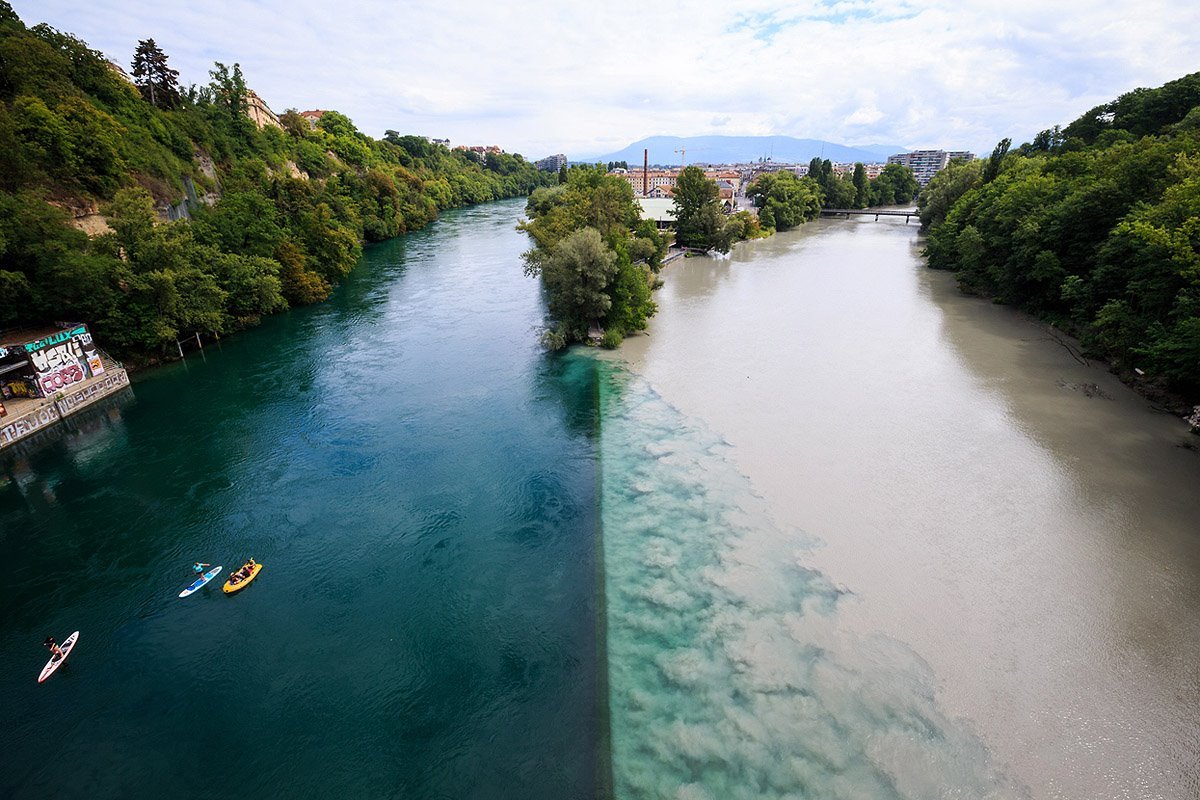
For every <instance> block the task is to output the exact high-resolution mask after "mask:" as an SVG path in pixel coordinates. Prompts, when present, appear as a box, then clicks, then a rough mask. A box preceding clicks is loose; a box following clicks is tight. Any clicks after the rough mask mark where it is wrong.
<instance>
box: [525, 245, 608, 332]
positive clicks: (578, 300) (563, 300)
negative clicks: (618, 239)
mask: <svg viewBox="0 0 1200 800" xmlns="http://www.w3.org/2000/svg"><path fill="white" fill-rule="evenodd" d="M616 274H617V255H616V253H614V252H613V251H612V250H611V249H609V248H608V247H607V246H606V245H605V244H604V240H603V239H602V238H601V237H600V232H599V231H597V230H596V229H595V228H583V229H581V230H578V231H575V232H574V233H572V234H570V235H569V236H567V237H566V238H565V239H563V240H562V241H561V242H559V243H558V246H557V247H555V248H554V252H553V253H552V254H551V255H550V258H549V259H548V260H547V261H546V263H545V266H544V267H543V269H542V279H543V280H544V281H545V283H546V289H547V290H548V291H549V295H550V300H549V305H550V313H551V315H553V316H554V318H555V319H556V320H558V323H559V325H560V326H562V327H563V328H566V329H567V330H569V331H571V332H572V334H574V335H573V336H572V337H571V338H575V339H581V338H583V336H584V335H586V333H587V329H588V327H589V326H590V325H592V324H597V323H599V322H600V321H601V320H602V319H604V317H605V315H606V314H608V312H609V310H610V309H611V308H612V305H613V302H612V297H611V296H610V295H609V293H608V292H607V291H606V290H607V289H608V286H609V283H610V282H611V281H612V279H613V277H614V276H616Z"/></svg>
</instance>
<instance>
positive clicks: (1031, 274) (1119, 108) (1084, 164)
mask: <svg viewBox="0 0 1200 800" xmlns="http://www.w3.org/2000/svg"><path fill="white" fill-rule="evenodd" d="M920 208H921V221H922V223H923V224H924V225H926V226H928V228H929V240H928V244H927V248H926V254H927V256H928V258H929V264H930V266H932V267H936V268H940V269H950V270H954V271H956V272H957V274H958V280H959V283H960V285H961V286H962V287H963V288H964V289H965V290H967V291H970V292H975V293H978V294H982V295H985V296H989V297H993V298H995V299H996V300H997V301H998V302H1002V303H1010V304H1013V305H1017V306H1020V307H1021V308H1023V309H1026V310H1028V311H1031V312H1033V313H1036V314H1038V315H1041V316H1042V317H1043V318H1045V319H1048V320H1050V321H1051V322H1053V323H1054V324H1056V325H1059V326H1061V327H1063V328H1064V329H1066V330H1068V331H1069V332H1071V333H1073V334H1076V335H1078V336H1079V337H1080V339H1081V340H1082V342H1083V343H1084V345H1085V347H1086V348H1087V349H1088V351H1089V352H1090V353H1091V354H1093V355H1097V356H1100V357H1103V358H1106V359H1108V360H1109V361H1110V362H1111V363H1112V364H1113V366H1114V367H1115V368H1116V370H1117V372H1118V374H1121V375H1122V376H1123V377H1125V378H1126V379H1129V380H1133V381H1136V382H1137V383H1139V384H1141V385H1143V387H1144V388H1145V389H1147V390H1150V391H1151V392H1152V393H1153V392H1154V391H1155V390H1162V391H1163V392H1165V393H1167V394H1174V395H1176V396H1177V397H1182V398H1183V399H1184V400H1185V401H1186V402H1187V403H1188V404H1194V403H1200V73H1194V74H1191V75H1188V76H1185V77H1183V78H1180V79H1178V80H1175V81H1171V82H1170V83H1167V84H1165V85H1164V86H1161V87H1159V88H1157V89H1137V90H1135V91H1132V92H1129V93H1127V94H1124V95H1122V96H1121V97H1119V98H1117V99H1116V100H1114V101H1112V102H1110V103H1106V104H1104V105H1101V106H1098V107H1096V108H1093V109H1092V110H1090V111H1088V112H1087V113H1086V114H1084V115H1083V116H1082V117H1080V118H1079V119H1077V120H1075V121H1074V122H1072V123H1071V124H1069V125H1067V126H1066V127H1064V128H1058V127H1056V128H1053V129H1051V130H1046V131H1042V132H1041V133H1039V134H1038V135H1037V136H1036V137H1034V139H1033V141H1032V142H1030V143H1026V144H1023V145H1021V146H1020V147H1018V148H1015V149H1011V148H1010V142H1009V141H1008V140H1005V141H1002V142H1001V143H1000V144H999V145H997V147H996V150H995V151H994V152H993V153H992V155H991V157H990V158H989V159H986V160H984V161H983V162H973V163H966V164H957V165H952V166H951V167H949V168H947V169H945V170H943V171H942V172H940V173H938V175H937V176H935V177H934V178H933V180H931V181H930V183H929V185H928V186H927V187H926V189H925V190H924V191H923V192H922V195H921V198H920ZM1164 399H1166V395H1165V394H1164Z"/></svg>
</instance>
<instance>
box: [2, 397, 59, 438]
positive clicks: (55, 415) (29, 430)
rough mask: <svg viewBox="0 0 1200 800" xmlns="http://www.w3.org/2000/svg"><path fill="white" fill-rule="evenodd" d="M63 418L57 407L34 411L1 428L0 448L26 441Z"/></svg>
mask: <svg viewBox="0 0 1200 800" xmlns="http://www.w3.org/2000/svg"><path fill="white" fill-rule="evenodd" d="M61 418H62V415H61V414H59V412H58V407H57V406H54V405H48V406H42V407H41V408H37V409H34V410H33V411H30V412H29V413H28V414H26V415H24V416H23V417H18V418H17V419H15V420H13V421H12V422H9V423H8V424H7V425H3V426H0V447H5V446H6V445H10V444H12V443H13V442H15V441H17V440H19V439H24V438H25V437H26V436H29V435H31V434H33V433H36V432H37V431H38V430H40V429H42V428H48V427H49V426H51V425H53V424H54V423H56V422H58V421H59V420H60V419H61Z"/></svg>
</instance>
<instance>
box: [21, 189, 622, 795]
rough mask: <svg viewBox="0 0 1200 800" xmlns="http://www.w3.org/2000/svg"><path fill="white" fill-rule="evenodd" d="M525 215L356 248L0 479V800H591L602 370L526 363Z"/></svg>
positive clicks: (554, 361) (534, 308) (532, 297)
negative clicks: (230, 583)
mask: <svg viewBox="0 0 1200 800" xmlns="http://www.w3.org/2000/svg"><path fill="white" fill-rule="evenodd" d="M520 209H521V203H520V202H519V201H514V202H508V203H498V204H492V205H489V206H486V207H482V208H477V209H473V210H468V211H462V212H456V213H452V214H448V215H446V217H445V218H444V219H442V220H441V221H439V222H438V223H436V224H435V225H434V226H432V227H431V228H430V229H429V230H427V231H423V232H420V233H416V234H413V235H411V236H408V237H405V238H403V239H399V240H395V241H393V242H390V243H387V244H384V245H380V246H376V247H372V248H368V250H367V253H366V255H365V257H364V261H363V263H362V264H361V265H360V266H359V267H358V269H357V270H356V271H355V272H354V273H352V275H351V276H350V278H349V279H348V281H347V283H346V284H345V285H344V286H342V287H341V288H340V289H339V290H338V291H337V292H336V293H335V295H334V297H333V298H332V299H331V300H330V301H329V302H327V303H323V304H321V305H319V306H315V307H311V308H306V309H300V310H296V311H293V312H290V313H288V314H284V315H281V316H278V317H274V318H272V319H269V320H267V321H266V323H265V324H264V325H263V326H262V327H260V328H258V329H255V330H253V331H249V332H246V333H244V334H239V335H238V336H236V337H233V338H230V339H227V340H225V341H224V342H223V343H222V344H221V345H220V347H219V348H217V347H213V346H210V347H209V348H208V349H207V350H206V351H205V353H204V355H203V356H200V355H199V354H197V355H189V357H188V359H187V362H186V363H185V364H181V365H176V366H172V367H168V368H164V369H159V370H155V371H153V372H151V373H147V374H146V375H144V376H141V377H140V378H139V379H138V380H137V381H136V384H135V394H136V399H135V400H133V401H132V402H127V403H125V404H124V405H121V406H120V407H118V408H115V409H112V410H110V411H109V412H108V413H110V414H111V415H112V418H111V419H109V418H108V417H105V418H104V419H106V420H107V422H106V424H105V425H104V426H102V429H101V430H99V431H96V432H93V433H91V435H88V436H63V437H60V438H59V439H57V440H54V441H51V442H50V443H49V444H46V445H45V446H43V447H41V448H39V449H37V450H36V451H34V452H33V453H32V454H30V455H26V456H22V457H20V458H17V459H9V460H6V461H5V462H4V465H3V468H2V471H0V563H2V564H4V566H5V579H4V581H3V584H2V587H0V608H2V609H3V616H2V619H0V652H2V653H3V666H2V672H0V752H3V754H4V756H3V763H4V769H3V770H0V796H4V797H14V798H44V797H58V798H68V797H88V798H107V797H112V798H129V797H165V796H187V795H194V794H196V792H197V791H198V790H199V789H200V788H201V787H208V788H207V789H206V790H205V791H207V792H208V794H207V795H206V796H216V795H218V794H222V795H227V794H231V793H237V794H239V795H247V796H249V795H255V796H259V797H342V796H361V797H445V798H464V797H479V798H493V797H520V798H532V797H544V798H563V797H585V796H591V795H592V794H593V792H594V789H595V786H596V781H597V777H596V776H597V770H598V767H599V766H600V763H599V761H598V758H599V753H600V749H599V747H598V741H599V739H598V731H599V730H600V728H601V726H600V725H599V723H598V718H599V717H598V705H599V703H598V697H597V680H598V671H597V639H596V636H597V626H596V615H597V604H596V596H597V592H596V578H595V575H596V569H597V564H596V561H595V557H594V554H595V552H596V521H595V506H596V491H597V485H596V460H595V446H594V429H595V422H596V420H595V384H594V371H593V369H592V366H591V364H590V362H589V361H586V360H580V359H576V358H570V357H568V358H547V357H545V355H544V354H543V353H542V352H541V351H540V350H539V349H538V347H537V344H536V337H535V336H534V334H533V333H532V328H533V327H535V326H536V325H537V324H539V323H540V322H541V320H542V315H543V310H542V309H543V304H542V301H541V298H540V296H539V294H538V291H537V286H536V284H535V283H533V282H531V281H529V280H528V279H526V278H525V277H524V276H523V275H522V273H521V267H520V260H519V254H520V252H521V250H523V249H524V247H525V246H526V243H525V241H524V237H523V236H522V235H520V234H518V233H517V232H516V231H514V230H513V226H514V224H515V221H516V218H517V215H518V214H519V212H520ZM251 556H252V557H254V558H256V559H257V560H258V561H260V562H262V563H263V564H264V565H265V566H264V569H263V571H262V573H261V575H260V576H259V577H258V579H257V580H256V581H255V582H254V583H253V584H251V585H250V586H248V587H247V588H246V589H245V590H243V591H242V592H241V593H240V594H237V595H234V596H231V597H226V596H224V595H223V594H222V593H221V589H220V583H219V582H214V583H211V584H209V586H208V587H206V588H205V589H204V590H202V591H201V592H199V593H197V594H196V595H194V596H192V597H190V598H187V599H186V600H180V599H177V597H176V595H177V594H178V592H179V591H180V590H181V589H182V588H183V587H185V586H186V585H187V584H188V583H189V582H190V581H191V577H190V574H189V568H190V565H191V563H192V562H193V561H194V560H197V559H199V560H203V561H207V562H212V563H216V564H223V565H225V567H226V571H225V574H226V575H227V574H228V572H229V570H230V569H232V568H235V567H236V566H237V565H238V564H240V563H241V561H242V560H243V559H245V558H248V557H251ZM75 629H79V630H80V631H82V633H81V636H80V640H79V645H78V646H77V648H76V650H75V651H74V653H73V654H72V655H71V657H70V660H69V661H68V663H67V664H66V665H65V666H64V667H63V668H62V669H60V670H59V672H58V673H57V674H56V675H54V676H53V677H52V678H51V679H50V681H48V682H47V683H46V684H44V685H40V686H39V685H37V684H36V682H35V678H36V676H37V673H38V670H39V669H40V668H41V666H42V664H43V663H44V661H45V655H44V651H43V650H42V649H41V647H40V643H41V641H42V638H43V637H44V636H45V635H46V634H48V633H52V634H54V635H55V636H57V637H58V638H59V640H62V639H63V638H65V636H66V635H67V634H68V633H70V632H71V631H72V630H75ZM201 794H204V792H201Z"/></svg>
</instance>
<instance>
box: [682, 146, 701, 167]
mask: <svg viewBox="0 0 1200 800" xmlns="http://www.w3.org/2000/svg"><path fill="white" fill-rule="evenodd" d="M707 149H708V148H707V147H693V148H691V150H692V152H695V151H697V150H707ZM687 151H688V148H686V147H681V148H679V149H678V150H676V151H675V152H676V153H679V166H681V167H686V166H687Z"/></svg>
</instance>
